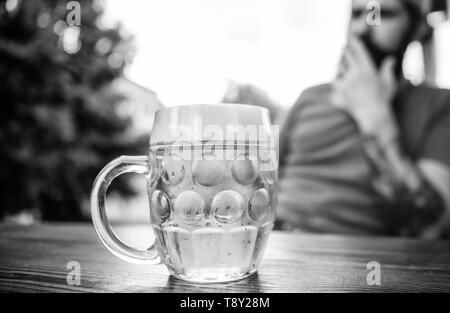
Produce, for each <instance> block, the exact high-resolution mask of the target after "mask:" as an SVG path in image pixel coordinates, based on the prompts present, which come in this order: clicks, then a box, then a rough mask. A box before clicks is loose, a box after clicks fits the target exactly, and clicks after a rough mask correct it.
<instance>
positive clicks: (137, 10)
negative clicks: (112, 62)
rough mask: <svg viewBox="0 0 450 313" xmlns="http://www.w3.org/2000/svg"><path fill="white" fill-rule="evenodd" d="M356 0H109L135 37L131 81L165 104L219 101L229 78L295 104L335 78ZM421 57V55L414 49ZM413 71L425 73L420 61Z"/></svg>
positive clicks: (444, 47) (448, 76) (448, 80)
mask: <svg viewBox="0 0 450 313" xmlns="http://www.w3.org/2000/svg"><path fill="white" fill-rule="evenodd" d="M349 3H350V2H349V0H340V1H334V0H164V1H161V0H146V1H136V0H129V1H123V0H107V1H105V5H106V14H105V21H106V23H115V22H120V23H122V25H123V26H124V28H125V30H126V31H127V32H128V33H130V34H133V35H134V38H135V46H136V55H135V57H134V61H133V63H132V64H131V65H130V66H129V67H128V68H127V70H126V75H127V77H128V78H130V79H131V80H133V81H135V82H137V83H139V84H141V85H143V86H145V87H147V88H149V89H151V90H153V91H155V92H156V93H157V95H158V98H159V99H160V101H161V102H162V103H163V104H164V105H165V106H173V105H181V104H193V103H217V102H220V100H221V99H222V97H223V95H224V93H225V91H226V86H227V82H228V81H234V82H241V83H249V84H253V85H255V86H257V87H260V88H262V89H263V90H265V91H266V92H267V93H268V95H269V96H270V97H271V98H272V99H273V100H274V101H275V102H276V103H278V104H280V105H281V106H283V107H285V108H289V107H290V106H291V105H292V104H293V103H294V101H295V100H296V99H297V98H298V96H299V95H300V93H301V92H302V91H303V90H304V89H305V88H307V87H309V86H312V85H315V84H319V83H323V82H327V81H329V80H331V79H332V78H333V77H334V75H335V71H336V65H337V62H338V60H339V57H340V54H341V51H342V49H343V47H344V44H345V31H346V26H347V19H348V13H349V10H348V9H349ZM441 29H442V30H441V31H440V33H439V36H440V37H441V38H448V39H447V40H444V41H441V42H440V44H439V54H438V61H439V60H440V63H439V64H440V65H442V66H443V67H442V68H447V67H448V69H447V70H442V69H441V70H439V71H438V82H439V83H440V84H441V85H442V86H445V87H450V64H449V62H450V59H449V58H448V57H445V58H444V55H446V56H448V55H450V25H448V23H447V25H446V26H445V27H441ZM412 55H415V56H416V57H417V51H416V53H412ZM407 64H408V66H409V71H410V72H412V73H414V72H415V71H417V69H418V68H419V67H418V64H417V62H416V61H415V60H414V59H413V60H412V61H409V62H407Z"/></svg>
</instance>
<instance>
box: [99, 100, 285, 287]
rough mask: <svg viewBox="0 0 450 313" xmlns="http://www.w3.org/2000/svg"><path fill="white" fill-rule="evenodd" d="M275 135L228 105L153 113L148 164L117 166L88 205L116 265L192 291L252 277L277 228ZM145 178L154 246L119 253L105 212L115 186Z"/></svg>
mask: <svg viewBox="0 0 450 313" xmlns="http://www.w3.org/2000/svg"><path fill="white" fill-rule="evenodd" d="M275 133H277V128H276V127H274V126H272V125H271V124H270V118H269V112H268V110H266V109H263V108H260V107H255V106H249V105H234V104H215V105H188V106H179V107H170V108H164V109H161V110H159V111H158V112H157V113H156V115H155V123H154V127H153V130H152V133H151V138H150V152H149V155H148V156H136V157H134V156H122V157H120V158H118V159H116V160H114V161H112V162H111V163H110V164H108V165H107V166H106V167H105V168H104V169H103V170H102V171H101V172H100V174H99V175H98V176H97V179H96V181H95V183H94V186H93V189H92V195H91V211H92V219H93V223H94V226H95V228H96V230H97V233H98V235H99V237H100V238H101V240H102V242H103V244H104V245H105V246H106V247H107V248H108V249H109V250H110V251H111V252H112V253H113V254H114V255H116V256H118V257H119V258H121V259H123V260H126V261H129V262H132V263H143V264H158V263H160V262H162V263H164V264H165V265H166V266H167V268H168V269H169V271H170V273H171V274H172V275H173V276H175V277H177V278H180V279H184V280H187V281H190V282H199V283H205V282H225V281H233V280H237V279H241V278H244V277H247V276H249V275H251V274H253V273H255V272H256V269H257V267H258V265H259V263H260V261H261V258H262V255H263V252H264V249H265V246H266V243H267V240H268V236H269V233H270V231H271V230H272V228H273V226H274V220H275V209H276V205H277V166H278V163H277V162H278V161H277V155H276V151H277V149H275V144H274V142H275V140H274V138H275ZM128 172H133V173H139V174H144V175H145V176H146V177H147V182H148V197H149V201H150V220H151V226H152V228H153V231H154V233H155V237H156V239H155V242H154V244H153V245H152V246H151V247H150V248H149V249H147V250H139V249H135V248H133V247H130V246H128V245H126V244H125V243H123V242H122V241H121V240H120V239H119V238H117V236H116V235H115V233H114V232H113V230H112V228H111V225H110V223H109V221H108V219H107V216H106V211H105V196H106V191H107V189H108V186H109V184H110V183H111V181H112V180H113V179H114V178H116V177H117V176H119V175H121V174H123V173H128Z"/></svg>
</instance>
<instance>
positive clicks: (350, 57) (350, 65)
mask: <svg viewBox="0 0 450 313" xmlns="http://www.w3.org/2000/svg"><path fill="white" fill-rule="evenodd" d="M342 58H343V60H344V61H345V64H346V66H347V69H348V70H349V71H351V70H353V69H355V68H357V67H358V60H357V59H356V57H355V55H354V54H353V53H352V51H351V50H350V49H349V48H347V49H345V50H344V55H343V56H342Z"/></svg>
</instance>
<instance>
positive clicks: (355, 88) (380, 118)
mask: <svg viewBox="0 0 450 313" xmlns="http://www.w3.org/2000/svg"><path fill="white" fill-rule="evenodd" d="M395 62H396V60H395V59H394V58H388V59H386V60H385V61H384V63H383V64H382V66H381V68H380V70H378V69H377V68H376V66H375V64H374V62H373V61H372V59H371V57H370V55H369V52H368V51H367V48H366V47H365V45H364V44H363V43H362V41H361V40H360V39H359V38H356V37H353V38H351V39H350V40H349V44H348V46H347V47H346V49H345V51H344V54H343V57H342V60H341V62H340V69H339V75H338V78H337V79H336V81H335V82H334V97H335V101H334V102H335V104H336V106H337V107H339V108H341V109H343V110H345V111H347V112H348V113H350V114H351V115H352V116H353V118H354V119H355V120H356V122H357V123H358V125H359V127H360V130H361V132H362V133H364V134H366V135H373V136H376V137H377V138H378V139H379V140H380V142H383V143H385V142H389V141H391V140H394V139H396V138H397V136H398V127H397V123H396V122H395V118H394V115H393V112H392V108H391V102H392V100H393V97H394V95H395V92H396V90H397V87H398V82H397V80H396V78H395V73H394V68H395Z"/></svg>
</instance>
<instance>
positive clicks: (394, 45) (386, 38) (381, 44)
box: [348, 0, 412, 66]
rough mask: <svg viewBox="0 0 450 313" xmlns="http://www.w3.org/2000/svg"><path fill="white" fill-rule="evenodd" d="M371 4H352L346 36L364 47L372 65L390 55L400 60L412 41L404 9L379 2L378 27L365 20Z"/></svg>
mask: <svg viewBox="0 0 450 313" xmlns="http://www.w3.org/2000/svg"><path fill="white" fill-rule="evenodd" d="M370 2H371V0H353V1H352V14H351V19H350V25H349V29H348V36H349V37H350V36H356V37H359V38H361V39H362V40H363V42H364V43H365V44H366V46H367V48H368V50H369V52H370V54H371V56H372V58H373V60H374V62H375V64H376V65H377V66H380V64H381V62H382V61H383V60H384V59H385V58H386V57H387V56H389V55H393V56H396V57H401V56H402V55H403V53H404V51H405V49H406V46H407V44H408V43H409V41H410V39H411V38H410V37H411V33H412V32H411V24H412V23H411V21H410V16H409V14H408V11H407V9H406V8H405V7H404V5H403V4H402V3H401V1H399V0H378V3H379V4H380V6H381V25H370V24H369V23H368V20H367V17H368V16H369V13H371V12H372V11H371V10H368V8H367V5H368V3H370Z"/></svg>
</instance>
